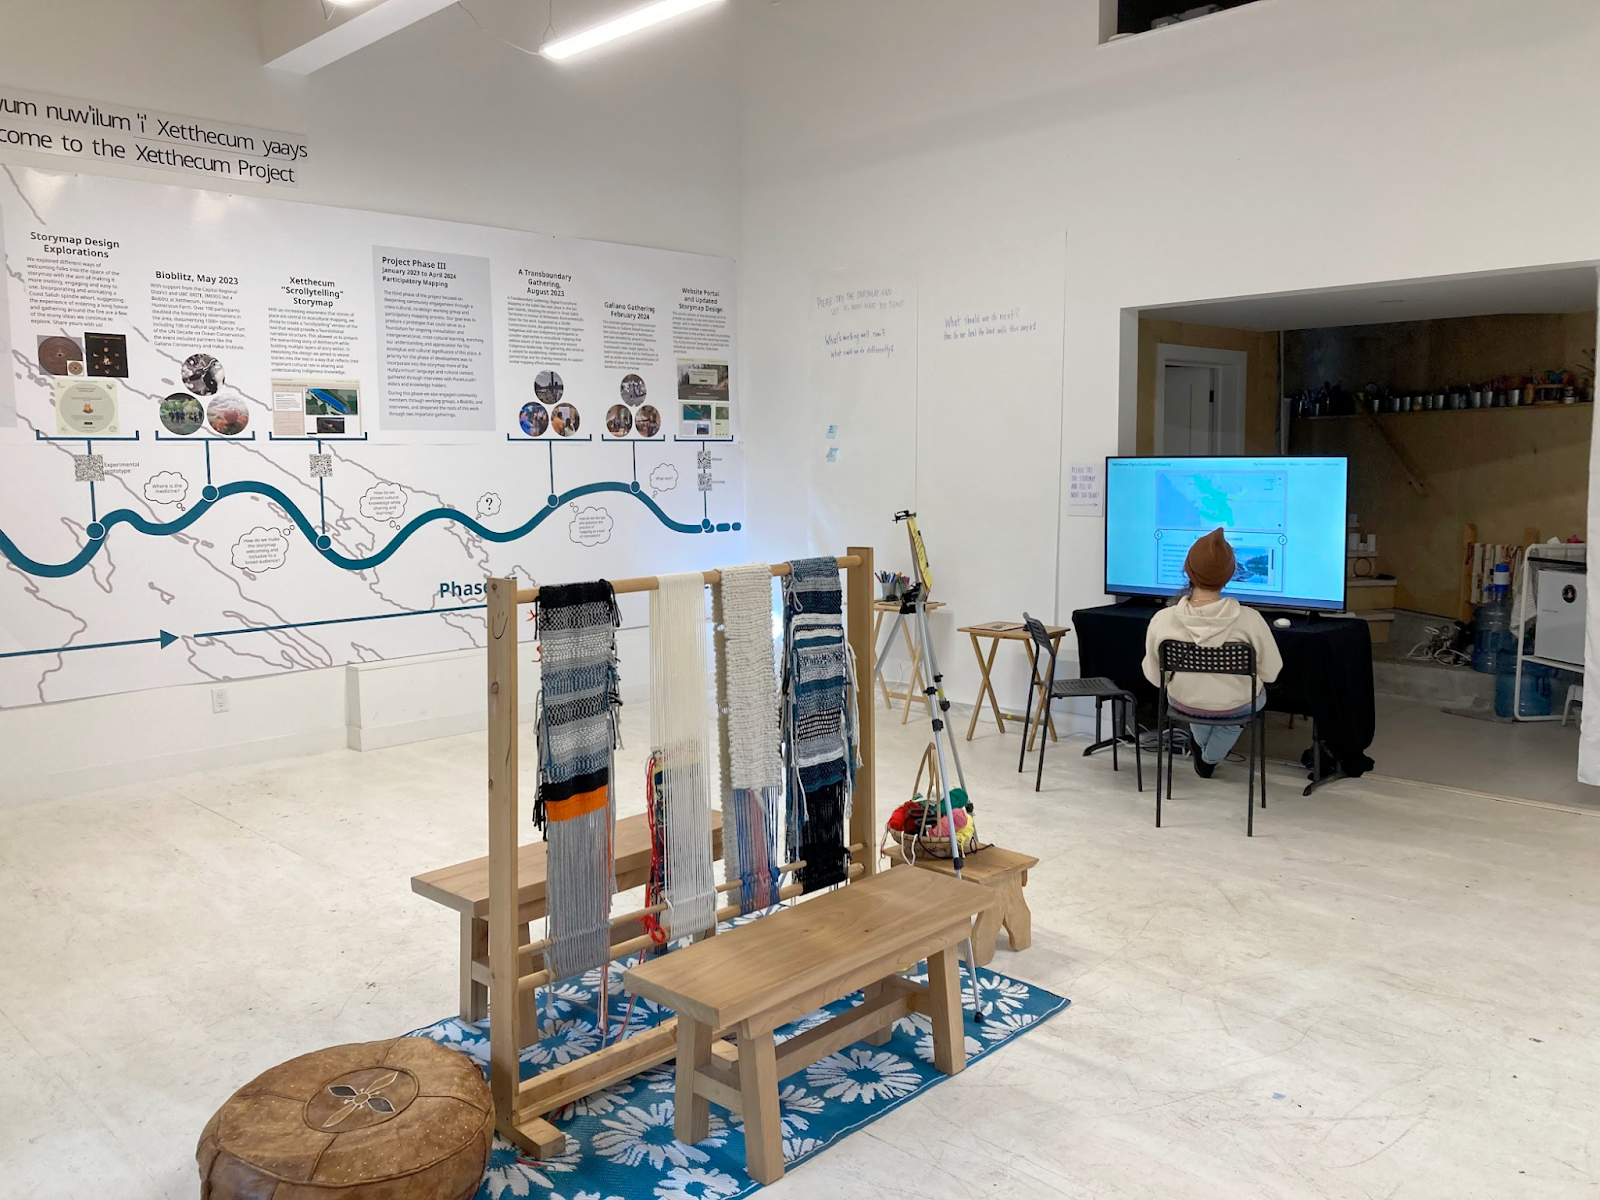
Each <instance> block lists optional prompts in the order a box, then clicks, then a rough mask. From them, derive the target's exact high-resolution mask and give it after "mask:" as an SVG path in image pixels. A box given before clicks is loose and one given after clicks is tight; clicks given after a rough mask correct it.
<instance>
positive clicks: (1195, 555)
mask: <svg viewBox="0 0 1600 1200" xmlns="http://www.w3.org/2000/svg"><path fill="white" fill-rule="evenodd" d="M1233 565H1234V562H1233V547H1232V546H1230V545H1228V539H1227V538H1225V537H1223V536H1222V530H1220V529H1213V530H1212V531H1211V532H1210V533H1208V534H1206V535H1205V537H1203V538H1201V539H1200V540H1199V541H1198V542H1196V543H1195V544H1194V545H1192V546H1190V547H1189V556H1188V557H1187V558H1185V559H1184V560H1183V569H1184V571H1185V572H1186V573H1187V574H1188V576H1189V582H1190V583H1192V584H1194V585H1195V586H1196V587H1203V588H1215V589H1217V590H1218V591H1220V590H1221V589H1222V588H1224V587H1226V586H1227V585H1228V584H1229V583H1231V582H1232V581H1233Z"/></svg>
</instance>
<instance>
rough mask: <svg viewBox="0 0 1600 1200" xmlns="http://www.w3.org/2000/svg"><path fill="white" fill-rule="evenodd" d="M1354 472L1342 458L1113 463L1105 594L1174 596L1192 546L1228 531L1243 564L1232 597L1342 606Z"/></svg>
mask: <svg viewBox="0 0 1600 1200" xmlns="http://www.w3.org/2000/svg"><path fill="white" fill-rule="evenodd" d="M1348 475H1349V461H1348V460H1347V459H1343V458H1298V457H1282V458H1274V457H1256V456H1244V457H1239V458H1109V459H1107V460H1106V591H1107V592H1109V593H1111V594H1112V595H1124V596H1173V595H1176V594H1177V593H1179V592H1181V591H1183V590H1184V589H1185V588H1186V587H1187V586H1188V578H1187V577H1186V576H1185V575H1184V573H1183V560H1184V557H1185V556H1186V555H1187V554H1188V553H1189V547H1190V546H1191V545H1193V544H1194V542H1195V540H1196V539H1197V538H1201V537H1204V536H1205V535H1206V534H1208V533H1210V532H1211V531H1212V530H1213V529H1216V528H1218V527H1219V526H1220V527H1221V528H1222V529H1223V530H1225V531H1226V534H1225V536H1226V537H1227V539H1228V544H1229V545H1231V546H1232V547H1233V553H1234V556H1235V558H1236V559H1237V560H1238V566H1237V568H1236V569H1235V571H1234V576H1233V582H1232V583H1230V584H1228V586H1227V587H1226V588H1224V589H1223V590H1224V591H1225V592H1226V593H1227V594H1228V595H1230V596H1232V597H1234V598H1235V599H1237V600H1239V601H1241V602H1243V603H1246V604H1253V605H1258V606H1261V607H1266V608H1271V607H1280V608H1313V609H1334V610H1337V609H1342V608H1343V607H1344V598H1345V597H1344V580H1345V545H1346V542H1345V511H1346V491H1347V485H1348Z"/></svg>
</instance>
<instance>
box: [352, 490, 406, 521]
mask: <svg viewBox="0 0 1600 1200" xmlns="http://www.w3.org/2000/svg"><path fill="white" fill-rule="evenodd" d="M405 511H406V490H405V488H403V487H401V486H400V485H399V484H398V483H375V484H373V485H372V486H371V487H369V488H368V489H367V490H366V491H365V492H363V493H362V494H361V515H362V516H363V517H369V518H371V519H372V520H374V521H394V520H397V519H399V517H400V515H401V514H402V513H403V512H405Z"/></svg>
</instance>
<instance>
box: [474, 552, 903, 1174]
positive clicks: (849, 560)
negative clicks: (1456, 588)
mask: <svg viewBox="0 0 1600 1200" xmlns="http://www.w3.org/2000/svg"><path fill="white" fill-rule="evenodd" d="M838 564H839V568H840V569H841V570H842V571H844V572H845V586H844V589H843V591H844V601H845V636H846V639H847V640H848V642H849V644H850V647H851V649H852V650H853V651H854V653H855V659H856V689H857V697H858V702H857V705H856V708H857V710H858V711H857V717H858V720H857V744H858V749H859V752H860V755H861V766H860V768H859V769H858V771H857V773H856V784H855V794H854V801H853V805H852V808H851V813H850V830H849V844H850V848H851V858H852V860H853V862H852V865H851V867H850V875H851V878H855V877H857V876H859V875H863V874H872V873H874V872H875V871H876V870H877V856H876V854H874V853H873V850H874V847H875V846H876V840H875V839H876V835H877V830H878V820H877V804H876V790H875V788H874V779H875V775H874V754H873V750H874V745H873V742H874V731H875V727H876V719H877V717H876V708H875V706H874V705H873V704H872V702H871V701H872V699H873V697H872V692H871V687H870V683H871V680H872V677H873V650H874V645H873V636H872V618H873V607H872V605H873V601H874V599H876V597H875V595H874V593H873V572H872V547H870V546H852V547H850V549H849V552H848V553H847V554H845V555H844V556H842V557H840V558H839V559H838ZM772 574H773V575H774V576H784V575H788V574H789V566H788V564H787V563H778V564H774V565H773V567H772ZM721 580H722V573H721V572H720V571H707V572H705V581H706V583H708V584H715V583H720V582H721ZM611 586H612V590H613V591H614V592H616V594H618V595H625V594H628V593H632V592H653V591H655V590H656V586H657V584H656V579H655V577H654V576H647V577H643V578H637V579H618V580H613V581H612V584H611ZM487 591H488V596H487V600H488V614H487V615H488V629H489V640H488V653H487V658H488V666H489V672H488V712H489V764H488V765H489V775H488V786H489V805H488V808H489V969H490V988H489V1090H490V1092H491V1094H492V1095H493V1097H494V1112H495V1125H496V1127H497V1129H498V1130H499V1132H500V1134H501V1136H502V1137H504V1138H506V1139H507V1140H508V1141H510V1142H511V1143H512V1144H513V1145H515V1146H517V1147H518V1148H519V1149H520V1150H522V1151H523V1152H525V1153H527V1154H530V1155H532V1156H533V1157H535V1158H548V1157H550V1156H552V1155H555V1154H559V1153H561V1151H562V1149H563V1148H564V1147H565V1144H566V1137H565V1135H563V1134H562V1133H561V1131H560V1130H558V1129H557V1128H556V1127H555V1126H554V1125H552V1124H550V1122H549V1121H547V1120H545V1117H546V1115H547V1114H549V1113H552V1112H555V1111H556V1110H558V1109H560V1108H562V1107H563V1106H564V1105H567V1104H571V1103H572V1102H574V1101H576V1100H580V1099H582V1098H583V1097H584V1096H587V1095H589V1094H590V1093H592V1092H595V1091H598V1090H600V1089H601V1088H604V1087H609V1086H610V1085H611V1084H613V1083H617V1082H620V1081H621V1080H623V1079H627V1078H630V1077H631V1076H633V1075H636V1074H638V1073H639V1072H641V1071H646V1070H649V1069H650V1068H651V1067H656V1066H660V1065H661V1064H662V1063H664V1062H668V1061H670V1060H671V1059H673V1058H676V1057H677V1053H678V1041H677V1036H678V1035H677V1018H676V1017H673V1018H669V1019H668V1020H665V1021H663V1022H661V1024H659V1025H656V1026H654V1027H652V1028H649V1029H645V1030H642V1031H640V1032H639V1033H637V1034H634V1035H632V1036H631V1037H625V1038H622V1039H621V1040H620V1041H617V1042H613V1043H611V1044H609V1045H604V1046H602V1047H601V1048H600V1049H599V1050H596V1051H594V1052H593V1053H591V1054H587V1055H585V1056H584V1057H583V1058H580V1059H576V1060H574V1061H573V1062H570V1063H566V1064H564V1065H562V1066H558V1067H554V1068H552V1069H551V1070H548V1071H545V1072H542V1073H541V1074H539V1075H537V1076H535V1077H534V1078H532V1079H529V1080H527V1081H526V1082H524V1081H522V1079H521V1077H520V1072H519V1066H518V1064H519V1053H520V1048H521V1046H522V1041H521V1037H520V1034H521V1030H520V1029H519V1027H518V1026H519V1023H520V1020H521V1016H522V1012H521V1009H522V1005H521V1004H519V1003H518V999H519V997H520V995H521V993H522V992H524V991H527V990H529V989H532V988H536V987H539V986H541V985H542V984H544V983H546V982H547V981H548V979H549V976H548V972H547V971H545V970H544V969H543V960H544V953H543V950H544V946H545V944H546V943H543V942H533V943H530V944H529V945H526V946H523V945H521V944H520V941H521V938H520V935H519V933H518V926H517V894H518V879H517V850H518V841H517V834H518V828H517V827H518V824H519V823H520V821H521V805H520V803H519V800H518V794H517V793H518V773H517V760H518V745H517V733H518V729H517V715H518V705H519V701H518V692H517V627H518V624H519V622H518V620H517V608H518V606H519V605H523V604H533V603H534V602H535V601H537V600H538V598H539V589H538V588H518V586H517V581H516V580H515V579H500V578H491V579H490V580H489V581H488V587H487ZM863 679H865V680H867V681H868V684H869V686H868V690H867V702H866V703H860V699H859V698H860V689H861V680H863ZM614 782H615V781H613V784H614ZM724 836H725V837H731V836H733V833H732V831H731V830H730V831H726V832H725V834H724ZM799 891H800V889H799V886H798V885H796V884H791V885H790V886H789V887H787V888H784V889H783V890H782V891H781V892H780V893H779V897H780V898H788V897H792V896H795V895H797V894H799ZM737 914H738V907H737V906H736V905H735V906H732V907H731V908H726V909H722V910H720V911H719V912H718V913H717V918H718V920H724V919H727V918H728V917H731V916H735V915H737ZM627 919H628V917H627V916H624V917H621V918H613V921H612V925H613V944H612V947H611V954H612V958H613V960H614V959H615V958H616V957H618V956H624V957H625V956H626V955H628V954H631V953H636V952H637V951H638V950H639V949H640V948H641V946H640V944H639V943H640V942H648V941H649V939H648V938H647V937H646V938H636V939H633V940H631V941H626V942H618V941H616V939H615V936H614V934H615V929H616V927H617V925H618V923H619V922H625V921H626V920H627Z"/></svg>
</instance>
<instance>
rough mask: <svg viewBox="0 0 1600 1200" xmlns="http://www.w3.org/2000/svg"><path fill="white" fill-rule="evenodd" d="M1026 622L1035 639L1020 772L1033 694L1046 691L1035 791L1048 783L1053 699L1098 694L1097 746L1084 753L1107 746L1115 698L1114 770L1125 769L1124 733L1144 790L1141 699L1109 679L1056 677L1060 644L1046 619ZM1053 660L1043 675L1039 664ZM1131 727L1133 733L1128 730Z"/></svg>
mask: <svg viewBox="0 0 1600 1200" xmlns="http://www.w3.org/2000/svg"><path fill="white" fill-rule="evenodd" d="M1022 624H1023V625H1024V626H1025V627H1026V629H1027V630H1028V636H1029V637H1030V638H1032V639H1033V647H1034V649H1033V661H1032V669H1031V670H1030V672H1029V679H1028V706H1027V708H1026V710H1024V712H1023V717H1022V749H1021V751H1020V752H1019V753H1018V754H1017V771H1018V772H1019V773H1020V772H1021V771H1022V765H1023V763H1024V762H1025V761H1026V759H1027V757H1028V727H1029V725H1030V724H1031V720H1032V717H1033V694H1034V692H1035V691H1039V692H1041V693H1043V699H1042V702H1041V703H1040V705H1039V728H1038V731H1037V732H1038V737H1039V770H1038V772H1037V773H1036V774H1035V775H1034V779H1033V790H1034V791H1036V792H1037V791H1038V790H1039V788H1040V785H1041V784H1042V783H1043V782H1044V748H1045V747H1046V746H1047V745H1049V743H1050V728H1049V718H1050V702H1051V701H1052V700H1066V699H1074V698H1079V697H1089V696H1093V697H1094V743H1095V744H1094V745H1092V746H1090V747H1089V748H1088V749H1087V750H1085V751H1084V752H1083V753H1084V755H1085V756H1087V755H1090V754H1093V753H1094V752H1095V751H1096V750H1099V749H1102V748H1104V747H1105V746H1106V745H1107V741H1106V740H1105V739H1102V738H1101V736H1100V734H1101V729H1102V727H1101V716H1102V713H1103V712H1104V710H1105V702H1106V701H1107V700H1109V701H1111V729H1112V736H1111V738H1110V739H1109V744H1110V746H1111V769H1112V770H1113V771H1119V770H1121V769H1122V768H1121V767H1120V766H1119V765H1118V763H1117V743H1118V742H1119V741H1121V740H1122V738H1123V737H1124V736H1128V737H1130V738H1131V740H1132V741H1133V771H1134V778H1135V780H1136V781H1137V783H1138V786H1139V790H1140V791H1141V792H1142V791H1144V759H1143V758H1142V757H1140V754H1139V702H1138V701H1137V700H1136V699H1134V695H1133V693H1132V692H1130V691H1128V690H1127V689H1126V688H1120V687H1118V686H1117V685H1116V684H1115V683H1113V682H1112V681H1111V680H1109V679H1103V678H1097V679H1057V678H1056V644H1055V643H1054V642H1052V641H1051V640H1050V634H1049V633H1048V632H1047V631H1046V630H1045V627H1044V622H1043V621H1041V620H1039V619H1038V618H1037V617H1030V616H1029V615H1028V614H1027V613H1023V614H1022ZM1046 659H1048V660H1049V667H1048V669H1047V670H1046V671H1045V672H1044V674H1043V675H1042V676H1041V675H1040V674H1039V664H1040V663H1042V662H1044V661H1045V660H1046ZM1129 730H1131V731H1132V732H1131V734H1130V733H1128V731H1129Z"/></svg>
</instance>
